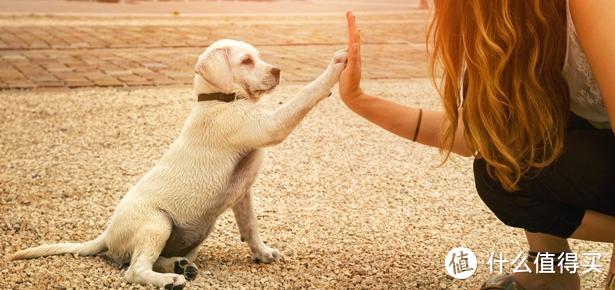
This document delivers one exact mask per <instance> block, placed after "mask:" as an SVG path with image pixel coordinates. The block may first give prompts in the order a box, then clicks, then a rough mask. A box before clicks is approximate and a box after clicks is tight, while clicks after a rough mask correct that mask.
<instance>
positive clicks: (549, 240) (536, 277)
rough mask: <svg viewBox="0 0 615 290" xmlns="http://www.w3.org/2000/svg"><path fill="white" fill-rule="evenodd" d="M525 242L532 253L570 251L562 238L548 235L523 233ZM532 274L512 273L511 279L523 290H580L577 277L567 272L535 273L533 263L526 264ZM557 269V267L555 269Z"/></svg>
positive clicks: (566, 242)
mask: <svg viewBox="0 0 615 290" xmlns="http://www.w3.org/2000/svg"><path fill="white" fill-rule="evenodd" d="M525 235H526V237H527V242H528V244H529V246H530V251H532V252H541V253H545V252H549V253H559V252H566V251H570V246H569V245H568V241H567V240H566V239H563V238H559V237H556V236H552V235H548V234H540V233H530V232H527V231H526V232H525ZM527 265H528V267H529V268H530V269H531V270H532V273H513V274H512V276H513V278H514V279H515V280H516V281H517V282H519V283H520V284H521V285H522V286H523V287H524V288H525V289H527V290H533V289H545V290H548V289H561V290H568V289H570V290H578V289H581V282H580V279H579V275H577V274H570V273H567V272H564V273H557V272H558V269H556V273H555V274H545V273H535V272H536V270H535V265H534V263H530V262H528V263H527ZM556 268H557V267H556Z"/></svg>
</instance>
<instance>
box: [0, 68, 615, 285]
mask: <svg viewBox="0 0 615 290" xmlns="http://www.w3.org/2000/svg"><path fill="white" fill-rule="evenodd" d="M364 87H365V89H366V91H368V92H371V93H374V94H379V95H386V96H387V97H390V98H391V99H394V100H396V101H399V102H401V103H405V104H409V105H420V106H422V107H425V108H438V107H439V102H438V100H437V97H436V95H435V93H434V91H433V89H432V88H431V85H430V82H429V81H427V80H411V81H403V82H402V81H388V82H380V83H377V82H366V83H365V85H364ZM297 89H298V86H297V85H293V84H288V85H283V86H282V87H281V88H280V89H278V90H277V91H276V92H275V93H274V94H273V95H272V96H271V97H270V98H269V99H268V100H266V102H267V103H268V104H277V103H278V102H279V101H282V100H285V99H287V98H289V97H290V96H291V95H292V92H294V91H296V90H297ZM192 102H193V97H192V96H191V93H190V89H188V88H184V87H181V88H148V89H136V90H123V89H82V90H71V91H49V92H41V91H23V92H21V91H3V92H0V152H2V154H1V155H0V213H1V220H0V231H1V235H0V271H1V276H0V278H1V279H0V288H2V289H12V288H15V289H44V288H62V287H64V288H70V287H75V288H77V289H100V288H114V289H117V288H135V289H144V288H147V287H143V286H138V285H128V284H126V283H125V282H124V281H123V280H122V277H121V269H120V268H119V267H118V265H114V264H112V263H111V262H109V261H107V260H105V259H104V258H103V257H73V256H71V255H65V256H56V257H46V258H40V259H35V260H29V261H15V262H10V263H9V262H7V261H6V259H5V257H6V256H7V255H8V254H10V253H12V252H14V251H15V250H17V249H21V248H24V247H29V246H34V245H38V244H40V243H46V242H58V241H84V240H88V239H91V238H94V237H96V236H97V235H98V234H99V233H100V232H101V231H102V230H103V229H104V227H105V225H106V222H107V220H108V218H109V217H110V215H111V213H112V211H113V209H114V207H115V205H116V203H117V202H118V201H119V199H120V198H121V197H122V195H123V194H124V193H125V192H126V191H127V190H128V189H129V188H130V187H131V185H132V184H134V183H135V182H136V181H137V180H138V179H139V178H140V177H141V176H142V175H143V174H144V173H145V172H146V171H147V170H148V169H149V168H151V167H152V166H153V165H154V164H155V163H156V161H157V160H158V159H159V158H160V156H161V155H162V153H163V152H164V151H165V149H166V148H167V146H168V145H169V144H170V143H171V142H172V140H173V139H174V138H175V137H176V136H177V134H178V132H179V130H180V128H181V125H182V123H183V122H184V120H185V118H186V117H187V115H188V113H189V110H190V107H191V105H192ZM268 156H269V158H268V161H267V163H266V166H265V168H264V170H263V172H262V174H261V176H260V178H259V179H258V181H257V182H256V184H255V186H254V193H255V197H256V198H255V202H256V208H257V213H258V219H259V225H260V229H261V235H262V236H263V237H264V239H265V240H267V241H268V244H270V245H273V246H275V247H277V248H278V249H280V250H281V251H282V252H283V253H284V255H285V257H286V260H285V261H284V262H279V263H275V264H271V265H263V264H257V263H254V262H252V261H251V260H250V257H249V251H248V248H247V246H246V245H245V244H243V243H241V242H240V240H239V234H238V230H237V227H236V225H235V222H234V219H233V216H232V214H231V213H230V212H227V213H225V214H224V215H223V216H222V217H221V218H220V219H219V221H218V223H217V228H216V230H215V231H214V232H213V234H212V235H211V236H210V238H208V239H207V240H206V242H205V243H204V244H203V246H202V247H201V250H200V253H199V257H198V259H197V260H196V264H197V266H198V267H199V268H200V270H201V272H200V274H199V276H198V278H197V279H196V280H195V281H193V282H190V283H189V287H190V288H192V289H198V288H206V289H207V288H232V289H239V288H342V289H344V288H365V289H379V288H406V289H467V288H470V287H475V286H478V285H479V284H480V283H481V281H483V280H484V279H485V278H486V277H488V276H489V275H490V274H489V271H488V267H487V264H486V260H487V258H488V256H489V253H490V252H496V253H499V252H502V253H504V255H505V257H508V258H510V259H512V258H514V256H515V255H516V254H518V253H520V252H522V251H525V250H526V248H525V238H524V235H523V232H522V231H521V230H519V229H512V228H508V227H506V226H504V225H503V224H501V223H500V222H499V221H497V220H496V218H495V217H494V215H493V214H492V213H491V212H490V211H489V210H488V209H487V208H486V207H485V206H484V204H483V203H482V202H481V201H480V199H479V198H478V195H477V194H476V191H475V187H474V183H473V177H472V159H471V158H463V157H457V156H454V157H453V158H452V159H451V160H449V162H447V163H446V164H445V165H444V166H442V167H439V168H436V165H437V164H438V162H439V160H440V155H439V154H438V151H437V150H435V149H433V148H428V147H425V146H421V145H417V144H413V143H411V142H409V141H405V140H403V139H401V138H398V137H396V136H394V135H392V134H389V133H387V132H385V131H383V130H380V129H378V128H376V127H375V126H373V125H371V124H369V123H368V122H366V121H364V120H362V119H360V118H359V117H357V116H356V115H354V114H353V113H351V112H350V111H349V110H347V109H346V108H345V107H344V105H343V104H342V103H341V102H340V101H339V99H338V97H337V94H334V95H333V96H332V97H331V98H329V99H327V100H325V101H324V102H322V103H321V104H320V105H319V107H317V108H316V109H315V110H314V111H313V112H312V113H311V114H310V115H309V116H308V117H307V118H306V120H304V122H303V123H302V124H301V125H300V127H299V128H297V130H296V131H295V132H294V133H293V134H291V136H290V137H289V138H288V139H287V140H286V141H285V142H284V143H282V144H280V145H278V146H276V147H274V148H271V150H270V151H269V153H268ZM457 246H465V247H468V248H470V249H472V250H474V252H475V253H476V255H477V257H478V260H479V267H478V271H477V273H476V274H475V275H474V276H473V277H471V278H469V279H467V280H463V281H462V280H454V279H452V278H450V277H449V276H447V275H446V273H445V270H444V257H445V256H446V254H447V252H448V251H449V250H450V249H451V248H453V247H457ZM572 246H573V249H574V250H576V251H577V252H579V253H583V252H600V253H602V254H603V255H606V254H609V255H610V251H611V249H610V245H608V244H599V243H589V242H578V241H573V243H572ZM601 264H602V265H603V266H604V267H606V266H607V264H608V261H607V260H606V259H605V258H603V259H602V260H601ZM581 277H582V281H583V284H584V289H591V288H593V287H598V286H599V285H601V283H602V280H603V278H604V274H595V273H592V274H585V275H581Z"/></svg>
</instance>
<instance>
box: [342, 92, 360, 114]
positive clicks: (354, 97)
mask: <svg viewBox="0 0 615 290" xmlns="http://www.w3.org/2000/svg"><path fill="white" fill-rule="evenodd" d="M365 96H366V95H365V93H363V91H362V90H361V89H358V90H357V91H356V92H352V93H349V94H346V95H345V96H344V95H343V96H341V99H342V101H344V104H346V106H348V108H351V109H353V108H356V107H357V106H360V105H361V103H362V102H363V101H364V100H365Z"/></svg>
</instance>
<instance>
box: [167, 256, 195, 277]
mask: <svg viewBox="0 0 615 290" xmlns="http://www.w3.org/2000/svg"><path fill="white" fill-rule="evenodd" d="M173 272H174V273H176V274H181V275H184V277H186V280H188V281H192V280H194V279H195V278H196V276H197V274H198V273H199V269H198V268H197V267H196V265H195V264H194V263H192V262H190V260H188V259H186V258H179V259H178V260H177V261H175V263H174V264H173Z"/></svg>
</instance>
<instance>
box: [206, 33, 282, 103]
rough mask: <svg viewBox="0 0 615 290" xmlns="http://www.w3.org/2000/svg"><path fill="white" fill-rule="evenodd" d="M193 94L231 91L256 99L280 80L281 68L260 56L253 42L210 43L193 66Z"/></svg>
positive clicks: (243, 96)
mask: <svg viewBox="0 0 615 290" xmlns="http://www.w3.org/2000/svg"><path fill="white" fill-rule="evenodd" d="M194 71H195V77H194V89H195V93H196V94H197V95H198V94H201V93H216V92H221V93H234V94H235V95H237V97H238V98H245V99H253V100H258V99H259V98H260V97H261V96H262V95H263V94H265V93H268V92H270V91H271V90H273V89H274V88H275V87H276V86H277V85H278V84H279V83H280V69H279V68H277V67H274V66H272V65H270V64H268V63H266V62H264V61H263V60H262V59H261V58H260V53H259V52H258V50H256V48H254V47H253V46H252V45H250V44H248V43H245V42H243V41H237V40H231V39H223V40H219V41H216V42H214V43H213V44H211V45H210V46H209V47H208V48H207V49H206V50H205V51H204V52H203V53H202V54H201V55H200V56H199V58H198V60H197V63H196V67H195V70H194Z"/></svg>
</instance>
